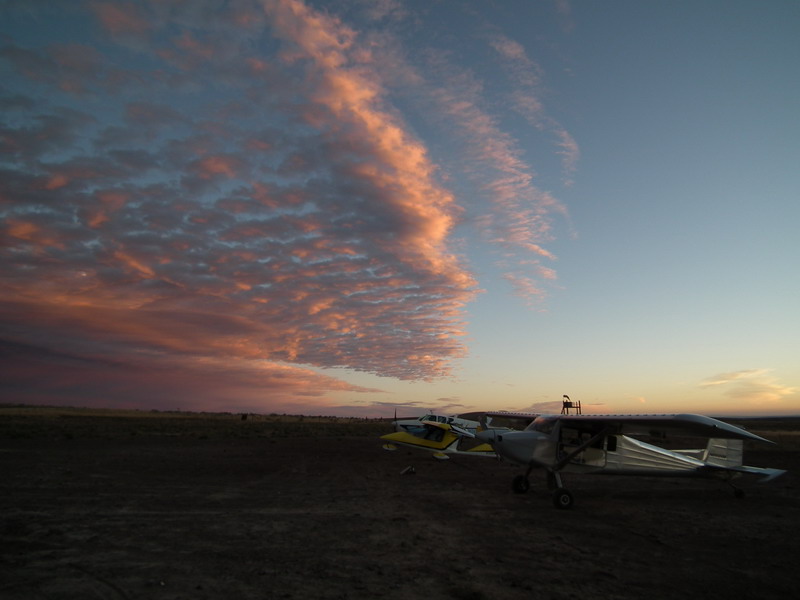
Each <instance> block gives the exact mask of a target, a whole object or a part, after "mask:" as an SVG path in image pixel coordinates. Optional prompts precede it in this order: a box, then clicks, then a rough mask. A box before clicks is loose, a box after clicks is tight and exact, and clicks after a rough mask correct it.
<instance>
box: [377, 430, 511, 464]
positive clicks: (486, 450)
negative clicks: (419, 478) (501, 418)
mask: <svg viewBox="0 0 800 600" xmlns="http://www.w3.org/2000/svg"><path fill="white" fill-rule="evenodd" d="M417 423H418V426H416V427H413V428H408V429H402V430H399V431H395V432H394V433H387V434H386V435H382V436H381V439H382V440H385V441H386V443H385V444H384V445H383V449H384V450H389V451H392V450H397V446H396V444H400V445H401V446H409V447H411V448H417V449H419V450H429V451H431V452H433V456H434V458H438V459H439V460H447V459H448V458H450V457H449V456H448V455H449V454H468V455H470V456H491V457H495V456H496V455H495V452H494V450H493V449H492V447H491V446H490V445H489V444H485V443H479V444H477V445H474V446H473V447H471V448H466V445H467V443H466V442H465V440H466V439H470V440H472V439H475V433H473V432H472V431H470V430H468V429H464V428H462V427H459V426H458V425H455V424H453V423H439V422H438V421H418V422H417ZM476 425H477V423H476Z"/></svg>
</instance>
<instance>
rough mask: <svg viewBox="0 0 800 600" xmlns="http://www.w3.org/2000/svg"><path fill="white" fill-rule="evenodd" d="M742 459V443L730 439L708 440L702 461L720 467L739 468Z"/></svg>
mask: <svg viewBox="0 0 800 600" xmlns="http://www.w3.org/2000/svg"><path fill="white" fill-rule="evenodd" d="M743 458H744V442H743V441H742V440H736V439H730V438H710V439H709V440H708V446H706V451H705V455H704V456H703V460H704V461H705V462H707V463H709V464H712V465H718V466H720V467H727V468H731V467H741V466H742V461H743Z"/></svg>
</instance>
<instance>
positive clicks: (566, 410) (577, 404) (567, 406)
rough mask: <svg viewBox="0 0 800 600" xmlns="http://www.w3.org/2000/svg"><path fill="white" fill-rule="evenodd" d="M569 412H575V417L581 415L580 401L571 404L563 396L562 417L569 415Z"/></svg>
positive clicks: (566, 397) (570, 401)
mask: <svg viewBox="0 0 800 600" xmlns="http://www.w3.org/2000/svg"><path fill="white" fill-rule="evenodd" d="M571 410H574V411H575V414H576V415H579V414H581V401H580V400H578V401H577V402H573V401H572V400H570V399H569V396H567V395H566V394H564V398H563V400H562V402H561V414H562V415H569V414H572V413H570V411H571Z"/></svg>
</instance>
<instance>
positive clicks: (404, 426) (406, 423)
mask: <svg viewBox="0 0 800 600" xmlns="http://www.w3.org/2000/svg"><path fill="white" fill-rule="evenodd" d="M428 422H430V423H446V424H448V425H456V426H457V427H460V428H462V429H466V430H468V431H472V432H474V431H475V430H476V429H478V427H479V426H480V423H478V421H472V420H470V419H464V418H462V417H460V416H459V415H450V416H444V415H437V414H435V413H427V414H424V415H422V416H421V417H418V418H416V419H401V420H398V419H397V417H396V416H395V419H394V428H395V431H410V430H412V429H419V428H422V427H423V426H424V425H425V423H428Z"/></svg>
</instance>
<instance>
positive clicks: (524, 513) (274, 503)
mask: <svg viewBox="0 0 800 600" xmlns="http://www.w3.org/2000/svg"><path fill="white" fill-rule="evenodd" d="M93 418H94V419H98V418H100V417H89V416H87V417H80V418H78V417H73V419H74V420H73V421H70V422H68V421H65V419H63V418H62V419H57V418H49V420H45V421H46V422H45V421H42V418H41V417H14V418H13V419H11V418H10V417H6V416H3V415H2V413H0V509H1V510H2V512H0V598H3V599H4V600H36V599H46V600H56V599H62V598H81V599H92V598H103V599H118V598H119V599H131V600H132V599H151V598H153V599H177V598H184V599H204V598H241V599H251V598H252V599H267V598H331V599H333V598H423V597H425V598H431V599H434V600H436V599H462V600H480V599H494V598H512V599H514V598H526V599H529V598H556V599H558V598H563V599H567V598H575V599H583V598H636V599H640V598H674V599H681V600H684V599H687V598H692V599H697V598H759V599H761V598H780V599H782V600H785V599H787V598H797V597H800V569H798V558H799V556H800V546H798V539H800V488H798V479H797V473H800V452H798V451H797V450H796V449H794V448H792V449H786V448H782V447H780V444H779V446H778V448H776V449H771V450H762V451H759V450H752V449H750V448H749V447H748V450H747V452H746V454H745V456H746V462H747V463H748V464H754V465H758V466H770V467H777V468H783V469H789V473H788V474H787V475H785V476H784V477H783V478H781V479H779V480H776V481H774V482H772V483H770V484H767V485H759V484H757V483H755V482H751V481H749V480H747V481H745V480H743V481H742V487H743V488H744V489H745V490H746V497H745V498H743V499H736V498H734V495H733V494H732V493H731V489H730V488H729V487H728V486H727V485H726V484H724V483H718V482H714V481H703V480H679V479H656V478H620V477H588V476H584V477H572V478H570V479H568V480H567V481H566V484H567V485H568V486H569V488H570V489H571V490H572V491H573V493H574V495H575V507H574V509H573V510H571V511H558V510H556V509H554V508H553V507H552V505H551V503H550V496H549V493H548V492H547V490H546V489H544V486H543V481H544V478H543V477H541V478H535V479H534V480H533V483H534V486H533V488H532V489H531V492H529V493H528V494H526V495H516V494H514V493H512V492H511V488H510V481H511V478H512V477H513V475H515V474H516V473H518V472H519V470H518V469H517V468H514V467H512V466H510V465H507V464H504V463H497V462H496V461H495V460H493V459H486V458H477V457H476V458H470V457H456V458H453V459H451V460H449V461H442V462H439V461H436V460H434V459H432V458H431V457H430V456H429V455H427V454H424V453H420V452H416V451H413V450H399V451H396V452H392V453H390V452H385V451H383V450H381V447H380V443H379V441H378V440H377V438H376V437H375V436H374V435H373V432H372V431H368V432H367V431H366V430H365V432H364V434H361V435H354V434H353V431H354V430H353V429H352V428H347V429H345V428H342V429H340V430H339V431H338V432H337V431H336V430H335V429H334V430H326V431H324V432H323V433H322V434H320V435H318V434H314V433H313V431H311V430H306V429H302V428H301V426H300V425H298V426H297V428H296V429H295V432H294V433H300V434H301V435H294V434H293V433H292V432H291V428H289V429H282V430H276V429H274V428H272V429H269V428H262V429H257V426H258V424H257V423H252V419H251V421H249V422H238V423H237V422H236V420H235V418H234V417H231V418H230V419H228V421H227V422H226V423H225V426H224V428H222V429H219V430H215V429H213V427H211V428H210V429H205V430H203V431H202V432H200V430H199V429H197V428H195V429H192V427H188V428H177V429H174V430H169V428H167V430H165V429H164V428H163V426H162V425H161V424H160V423H159V424H158V425H156V421H157V420H153V421H152V423H153V424H152V425H147V424H137V426H136V428H134V429H131V426H130V422H126V421H124V419H121V420H117V421H116V422H110V421H109V422H107V423H106V424H104V425H103V427H102V428H98V427H96V426H94V425H92V424H93V423H96V422H93V421H91V419H93ZM25 419H28V420H25ZM36 419H38V421H37V420H36ZM34 422H35V423H36V426H32V425H31V424H32V423H34ZM87 423H88V425H87ZM76 425H80V427H76ZM92 427H94V429H93V428H92ZM148 427H149V429H148ZM203 427H207V424H206V425H203ZM247 427H250V428H251V429H250V430H249V432H248V433H247V434H246V435H239V434H238V433H237V434H234V433H231V432H235V431H236V428H240V431H241V430H243V429H242V428H247ZM298 428H299V429H298ZM312 429H313V428H312ZM76 431H77V433H76ZM276 431H277V433H276ZM795 433H796V432H795ZM409 465H413V466H414V467H415V469H414V470H415V473H414V474H413V475H412V474H406V475H401V471H403V470H404V469H405V467H407V466H409Z"/></svg>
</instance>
